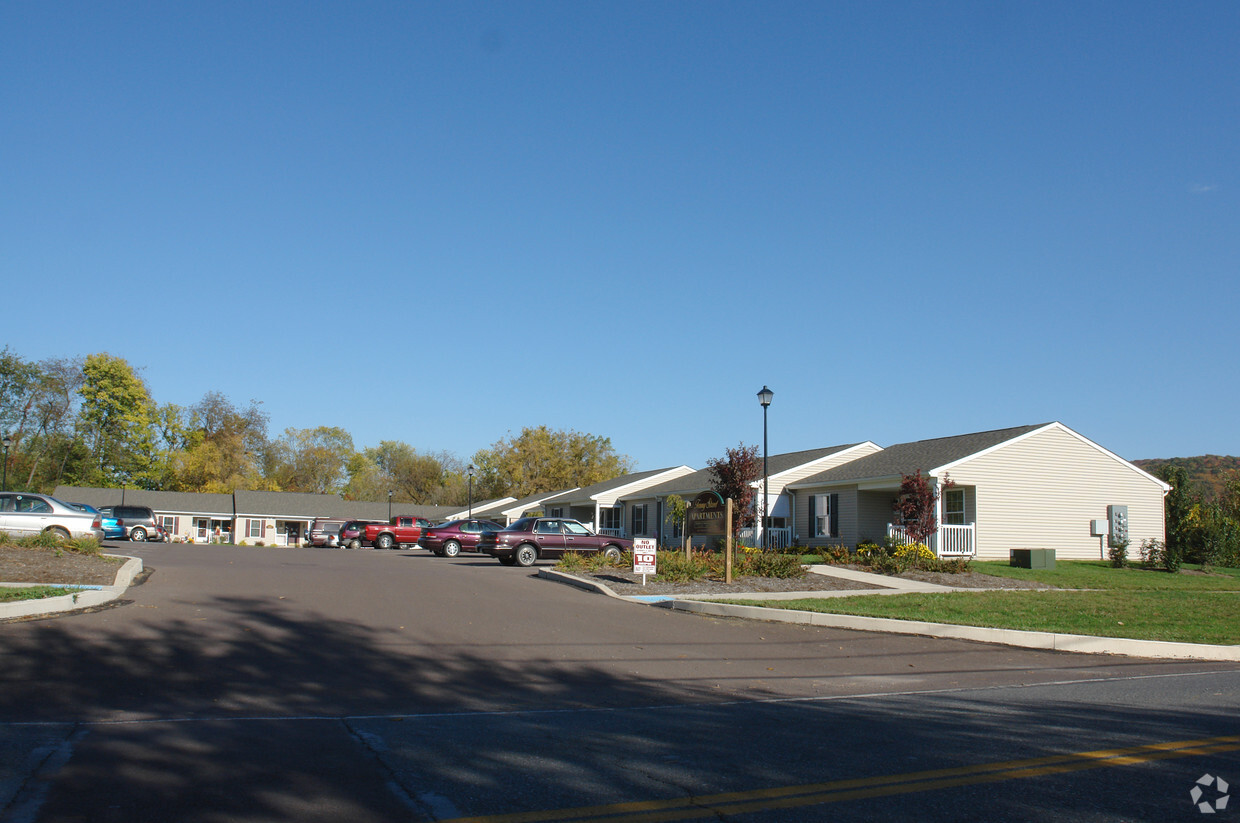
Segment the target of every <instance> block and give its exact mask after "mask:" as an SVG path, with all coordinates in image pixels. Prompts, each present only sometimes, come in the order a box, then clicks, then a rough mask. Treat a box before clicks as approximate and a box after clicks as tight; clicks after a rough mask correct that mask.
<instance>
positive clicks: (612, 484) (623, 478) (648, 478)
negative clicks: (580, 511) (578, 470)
mask: <svg viewBox="0 0 1240 823" xmlns="http://www.w3.org/2000/svg"><path fill="white" fill-rule="evenodd" d="M692 471H693V470H692V469H690V468H689V467H688V466H672V467H670V468H666V469H652V470H650V471H644V472H634V473H632V474H622V475H620V476H619V477H613V478H612V479H610V480H604V481H603V482H601V483H595V484H593V485H591V486H585V487H584V488H580V489H574V490H571V491H567V492H564V493H563V494H557V495H555V496H554V497H548V498H546V499H545V500H543V501H542V502H543V504H544V505H546V504H554V503H570V504H571V503H574V502H580V503H584V502H585V501H587V500H588V501H591V502H593V501H595V500H598V499H599V498H603V497H609V496H611V492H619V491H622V490H624V489H625V487H627V486H635V487H638V488H644V487H645V485H648V484H653V483H659V482H662V477H663V476H664V475H666V476H668V477H675V476H679V475H685V474H690V473H691V472H692Z"/></svg>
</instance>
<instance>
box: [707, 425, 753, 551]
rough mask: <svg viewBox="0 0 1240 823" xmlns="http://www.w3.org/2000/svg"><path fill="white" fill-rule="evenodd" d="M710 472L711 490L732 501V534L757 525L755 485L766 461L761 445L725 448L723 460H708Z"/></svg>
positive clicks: (742, 444) (741, 445) (740, 445)
mask: <svg viewBox="0 0 1240 823" xmlns="http://www.w3.org/2000/svg"><path fill="white" fill-rule="evenodd" d="M706 470H707V471H708V472H710V476H711V488H712V489H714V490H715V491H716V492H718V494H719V496H720V497H722V498H723V499H724V500H727V499H728V498H729V497H730V498H732V533H733V534H735V533H737V532H739V531H740V530H741V529H742V528H745V527H746V526H752V525H753V524H754V523H755V522H756V519H757V518H756V517H755V516H754V511H753V501H754V492H755V490H754V487H753V483H754V481H755V480H758V479H759V478H760V477H762V460H761V458H759V457H758V447H757V446H746V445H745V444H744V443H741V444H739V445H737V447H736V448H734V449H725V450H724V453H723V457H721V458H713V457H712V458H711V459H709V460H707V461H706Z"/></svg>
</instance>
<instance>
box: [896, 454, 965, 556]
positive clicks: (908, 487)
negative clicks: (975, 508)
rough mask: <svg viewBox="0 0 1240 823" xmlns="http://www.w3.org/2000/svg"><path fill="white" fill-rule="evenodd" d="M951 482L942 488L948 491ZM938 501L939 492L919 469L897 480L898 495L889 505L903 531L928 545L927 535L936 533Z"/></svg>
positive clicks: (914, 539) (916, 540)
mask: <svg viewBox="0 0 1240 823" xmlns="http://www.w3.org/2000/svg"><path fill="white" fill-rule="evenodd" d="M953 485H955V484H954V483H952V481H951V480H947V481H944V482H943V483H942V484H941V486H942V488H944V489H949V488H951V487H952V486H953ZM938 500H939V489H938V487H936V486H935V485H932V484H931V483H930V482H929V481H928V480H927V479H926V478H925V477H923V476H922V474H921V469H918V470H917V471H916V472H914V473H913V474H906V475H904V476H903V477H902V478H901V479H900V496H899V497H897V498H896V500H895V502H894V503H892V504H891V508H892V509H893V510H894V512H895V515H896V520H897V521H898V522H899V523H900V524H901V525H903V526H904V530H905V532H906V533H907V534H908V536H909V537H910V538H911V539H912V540H913V541H914V542H916V543H922V544H924V545H929V543H930V535H932V534H934V533H935V532H937V531H938V530H939V520H938V515H937V514H936V513H935V508H936V506H935V504H936V503H938Z"/></svg>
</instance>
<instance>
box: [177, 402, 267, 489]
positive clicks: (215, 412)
mask: <svg viewBox="0 0 1240 823" xmlns="http://www.w3.org/2000/svg"><path fill="white" fill-rule="evenodd" d="M161 412H162V413H163V418H162V421H161V427H162V430H163V432H164V436H165V438H167V439H169V440H179V441H180V442H179V445H178V447H177V448H176V450H175V454H174V455H173V458H172V461H171V464H172V478H171V479H170V481H169V483H168V485H167V488H169V489H172V490H176V491H190V492H212V493H229V492H232V491H235V490H236V489H268V488H271V484H270V483H269V482H268V481H267V480H266V479H265V478H264V477H263V473H262V466H261V459H262V457H263V455H264V454H265V452H266V450H267V446H268V443H267V421H268V415H267V413H266V412H264V411H263V410H262V409H260V408H259V403H258V401H256V400H251V401H250V405H249V406H248V407H246V408H244V409H243V408H239V407H237V406H235V405H233V403H232V401H230V400H229V399H228V398H227V397H226V396H224V395H223V394H221V393H220V392H215V391H211V392H207V393H206V394H205V395H203V398H202V400H200V401H198V403H196V404H194V405H193V406H190V407H189V408H188V409H184V410H181V409H177V408H176V407H168V408H165V409H161Z"/></svg>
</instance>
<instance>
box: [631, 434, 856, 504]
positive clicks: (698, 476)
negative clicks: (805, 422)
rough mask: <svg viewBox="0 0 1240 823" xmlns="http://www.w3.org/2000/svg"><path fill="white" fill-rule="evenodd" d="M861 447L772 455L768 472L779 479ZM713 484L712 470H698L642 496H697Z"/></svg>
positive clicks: (642, 492)
mask: <svg viewBox="0 0 1240 823" xmlns="http://www.w3.org/2000/svg"><path fill="white" fill-rule="evenodd" d="M860 445H862V444H861V443H847V444H845V445H842V446H826V447H824V448H820V449H805V450H804V451H798V452H785V453H783V454H772V455H769V456H768V457H767V458H766V464H767V472H768V473H769V475H770V477H772V478H777V477H778V476H779V475H780V474H783V473H784V472H789V471H793V470H795V469H799V468H803V467H804V466H805V465H806V464H809V463H813V462H814V461H816V460H822V459H823V458H825V457H831V456H833V455H836V454H839V453H840V452H844V451H848V450H849V449H853V448H856V447H857V446H860ZM756 482H761V481H760V480H759V481H756ZM713 483H714V477H713V476H712V475H711V473H710V469H698V470H697V471H695V472H692V473H690V474H686V475H683V476H681V477H677V478H675V479H673V480H668V481H666V482H663V483H659V484H658V485H655V486H648V487H646V488H644V489H642V490H641V492H640V495H641V496H642V497H665V496H667V495H669V494H678V495H681V496H682V497H683V496H685V495H696V494H698V493H699V492H704V491H706V490H707V489H709V488H710V487H711V486H712V485H713Z"/></svg>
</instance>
